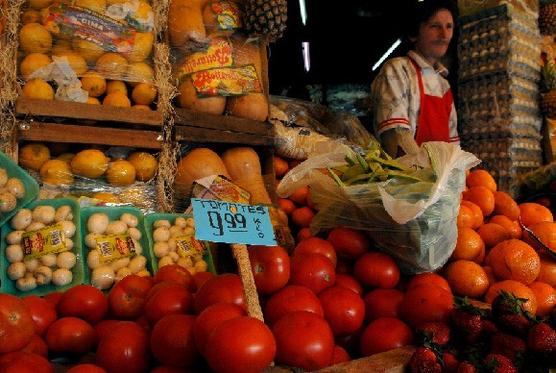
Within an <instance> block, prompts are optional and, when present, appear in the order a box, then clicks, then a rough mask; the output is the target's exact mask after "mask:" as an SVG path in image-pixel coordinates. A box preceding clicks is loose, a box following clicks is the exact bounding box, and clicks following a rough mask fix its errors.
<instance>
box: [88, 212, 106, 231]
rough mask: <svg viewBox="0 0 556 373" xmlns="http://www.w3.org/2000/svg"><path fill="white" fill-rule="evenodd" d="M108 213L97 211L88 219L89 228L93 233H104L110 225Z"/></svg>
mask: <svg viewBox="0 0 556 373" xmlns="http://www.w3.org/2000/svg"><path fill="white" fill-rule="evenodd" d="M108 223H110V221H109V220H108V215H106V214H103V213H100V212H97V213H94V214H92V215H91V216H90V217H89V220H87V230H88V231H89V232H91V233H98V234H104V232H106V227H108Z"/></svg>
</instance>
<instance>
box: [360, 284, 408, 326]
mask: <svg viewBox="0 0 556 373" xmlns="http://www.w3.org/2000/svg"><path fill="white" fill-rule="evenodd" d="M403 297H404V293H403V292H401V291H399V290H396V289H375V290H372V291H369V292H368V293H367V294H366V295H365V297H364V298H363V300H364V301H365V310H366V315H365V320H367V321H371V320H374V319H378V318H381V317H394V318H400V316H401V313H400V307H401V304H402V301H403Z"/></svg>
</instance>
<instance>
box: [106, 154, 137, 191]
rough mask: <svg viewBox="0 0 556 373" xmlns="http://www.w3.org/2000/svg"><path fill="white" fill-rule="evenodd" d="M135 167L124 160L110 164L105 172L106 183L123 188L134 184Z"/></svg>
mask: <svg viewBox="0 0 556 373" xmlns="http://www.w3.org/2000/svg"><path fill="white" fill-rule="evenodd" d="M135 173H136V171H135V167H133V164H131V162H129V161H126V160H125V159H118V160H116V161H114V162H111V163H110V164H109V166H108V169H107V170H106V181H108V182H109V183H110V184H112V185H118V186H125V185H130V184H133V183H134V182H135Z"/></svg>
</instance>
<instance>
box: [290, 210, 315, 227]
mask: <svg viewBox="0 0 556 373" xmlns="http://www.w3.org/2000/svg"><path fill="white" fill-rule="evenodd" d="M314 216H315V213H314V211H313V209H312V208H310V207H307V206H304V207H300V208H297V209H295V210H293V211H292V214H291V219H292V221H293V222H294V223H295V224H296V225H297V226H298V227H308V226H309V225H311V221H312V220H313V217H314Z"/></svg>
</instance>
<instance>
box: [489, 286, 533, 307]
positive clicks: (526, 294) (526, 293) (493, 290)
mask: <svg viewBox="0 0 556 373" xmlns="http://www.w3.org/2000/svg"><path fill="white" fill-rule="evenodd" d="M502 290H505V291H506V292H508V293H512V294H513V295H514V296H516V297H518V298H524V299H527V301H526V302H525V303H523V309H524V310H525V311H527V312H529V313H531V314H532V315H535V314H536V312H537V298H535V294H534V293H533V291H532V290H531V289H529V287H528V286H527V285H524V284H522V283H521V282H519V281H514V280H505V281H500V282H496V283H494V284H492V285H490V287H489V289H488V291H487V293H486V295H485V302H487V303H488V304H492V301H493V300H494V298H496V297H497V296H498V294H499V293H500V292H501V291H502Z"/></svg>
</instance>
